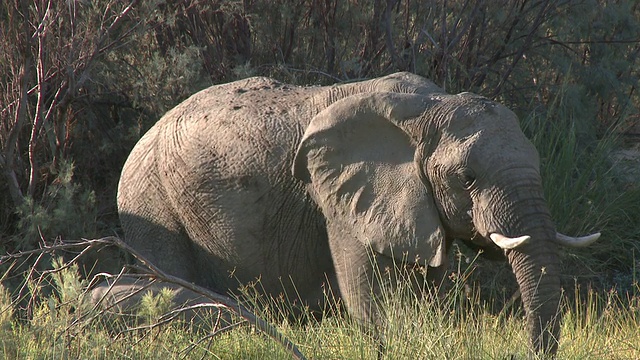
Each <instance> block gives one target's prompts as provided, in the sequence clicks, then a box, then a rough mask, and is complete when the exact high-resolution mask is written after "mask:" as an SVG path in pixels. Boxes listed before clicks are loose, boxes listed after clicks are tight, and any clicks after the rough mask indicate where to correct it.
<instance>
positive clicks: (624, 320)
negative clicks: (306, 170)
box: [0, 267, 640, 359]
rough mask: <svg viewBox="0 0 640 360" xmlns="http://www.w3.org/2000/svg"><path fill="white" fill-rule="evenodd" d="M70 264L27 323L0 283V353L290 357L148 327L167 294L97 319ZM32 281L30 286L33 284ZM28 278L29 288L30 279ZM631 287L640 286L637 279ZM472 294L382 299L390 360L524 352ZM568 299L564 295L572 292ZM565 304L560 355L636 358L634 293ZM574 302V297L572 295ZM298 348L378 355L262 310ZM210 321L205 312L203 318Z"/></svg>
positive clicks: (638, 336)
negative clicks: (134, 317) (125, 315)
mask: <svg viewBox="0 0 640 360" xmlns="http://www.w3.org/2000/svg"><path fill="white" fill-rule="evenodd" d="M75 271H76V270H75V269H74V268H73V267H71V268H68V269H63V270H62V271H60V272H58V273H56V275H55V276H54V280H53V282H52V284H51V285H52V286H53V287H54V288H56V289H57V291H56V292H54V293H53V294H52V295H49V296H45V297H42V298H41V300H40V301H39V302H37V303H33V304H31V309H32V314H31V318H30V320H28V321H17V320H15V317H13V316H12V313H13V312H14V311H16V309H17V304H16V303H12V301H11V298H10V297H9V294H8V292H7V291H6V290H5V291H3V292H2V294H1V295H0V300H1V307H0V309H2V310H1V312H0V333H1V336H0V358H3V359H183V358H184V359H202V358H210V359H290V358H291V355H290V353H288V352H287V351H286V349H285V348H284V347H283V346H282V345H280V344H279V343H277V342H276V341H274V340H273V339H271V338H269V337H267V336H266V335H264V334H263V333H260V332H258V331H256V330H255V328H254V327H252V326H251V325H250V324H248V323H244V324H241V325H237V326H233V327H232V328H231V330H229V331H219V330H220V329H221V326H218V327H215V326H213V327H214V329H213V330H204V328H203V327H202V326H199V327H194V326H188V325H186V324H184V323H182V322H180V321H173V322H170V323H168V324H166V325H162V326H159V327H153V328H149V327H145V326H144V325H145V324H152V323H154V322H156V321H157V319H158V317H159V316H160V315H161V314H162V313H163V312H164V311H163V309H165V308H166V307H167V306H168V303H167V302H166V301H165V300H166V299H162V298H156V299H149V301H145V302H144V306H143V308H142V309H141V310H140V312H139V314H140V317H139V319H138V320H139V323H135V324H134V323H132V322H131V321H129V322H128V323H125V322H124V321H123V319H122V318H121V317H116V318H113V317H110V318H107V317H104V316H93V315H95V313H94V312H93V311H92V309H91V306H89V305H88V298H87V296H85V295H82V289H83V288H84V287H85V286H86V283H84V282H82V281H78V279H77V276H76V275H75ZM31 285H33V284H31ZM31 285H29V286H31ZM635 287H636V288H635V293H636V294H640V286H638V285H637V284H635ZM469 294H475V292H473V291H472V292H469V291H465V290H464V287H463V286H459V287H458V286H454V287H453V288H452V290H450V292H449V293H448V294H446V295H444V296H441V297H439V298H437V299H436V300H431V301H428V300H425V301H418V300H416V299H415V298H413V297H414V296H413V295H414V294H412V293H410V292H409V293H408V292H407V291H405V292H403V295H402V296H400V295H390V296H389V297H388V298H387V299H385V300H384V303H385V305H384V308H385V309H386V317H387V326H386V329H385V330H384V337H385V339H386V343H387V347H386V351H385V353H384V358H386V359H524V358H526V357H527V356H528V349H527V344H528V339H527V332H526V330H525V328H524V321H523V319H522V313H521V312H520V311H516V312H515V313H505V312H499V313H492V312H490V311H489V310H488V309H487V307H485V306H484V305H483V302H482V300H480V297H479V296H477V295H469ZM569 298H570V297H565V299H569ZM571 298H572V299H573V300H566V301H565V303H564V305H563V310H562V311H563V313H564V321H563V325H562V340H561V342H560V348H559V353H558V358H559V359H638V358H640V331H638V329H639V328H640V296H635V297H633V296H628V295H625V296H622V295H620V294H618V293H616V292H614V291H612V292H609V293H606V294H601V295H598V294H596V293H594V292H587V293H586V295H585V296H583V295H581V292H580V291H578V290H577V289H576V293H575V296H572V297H571ZM570 301H572V302H570ZM262 316H263V317H264V318H266V319H267V320H269V321H270V322H272V323H273V324H275V325H276V327H277V329H278V330H279V331H280V332H281V333H282V334H284V335H285V336H286V337H288V338H289V339H291V340H292V341H293V342H294V343H295V344H297V345H298V347H299V349H300V350H301V351H302V353H303V354H304V355H305V356H306V357H307V358H309V359H376V357H377V345H376V344H377V342H376V341H375V340H374V339H373V338H372V337H371V336H367V335H366V334H365V333H364V332H363V331H362V330H361V329H360V328H359V326H357V325H356V324H355V323H353V322H352V321H350V320H349V319H348V317H345V316H342V315H334V316H331V317H328V318H326V319H324V320H323V321H320V322H316V321H311V322H309V323H307V324H305V325H300V324H295V325H294V324H291V323H289V322H288V321H283V320H281V318H279V319H280V320H278V318H277V317H274V316H271V314H269V313H268V312H267V313H264V314H262ZM214 319H215V318H211V319H208V321H209V325H215V324H213V323H214V322H215V320H214Z"/></svg>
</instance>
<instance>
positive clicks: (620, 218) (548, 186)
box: [522, 89, 640, 291]
mask: <svg viewBox="0 0 640 360" xmlns="http://www.w3.org/2000/svg"><path fill="white" fill-rule="evenodd" d="M567 92H568V91H567V90H566V89H564V90H563V89H561V90H560V92H559V95H558V96H557V98H556V99H555V101H553V102H551V104H550V105H548V107H547V108H546V109H545V111H544V112H536V111H534V112H532V113H530V114H529V116H527V117H525V118H524V119H523V121H522V125H523V129H524V131H525V133H527V135H528V136H529V137H530V138H531V139H532V141H533V143H534V145H535V146H536V148H537V149H538V152H539V153H540V158H541V176H542V179H543V183H544V187H545V195H546V198H547V202H548V203H549V206H550V210H551V214H552V216H553V218H554V220H555V221H556V225H557V228H558V230H559V231H560V232H563V233H565V234H568V235H584V234H588V233H593V232H597V231H600V232H602V237H601V238H600V240H599V241H598V242H596V243H595V244H593V245H591V246H589V247H587V248H585V249H566V251H564V259H565V262H564V264H565V265H566V266H565V267H564V271H565V274H567V275H568V276H570V277H574V278H577V279H578V280H579V281H581V282H592V283H593V285H595V286H596V287H598V288H601V289H604V290H606V289H607V288H610V287H618V288H619V289H620V288H624V289H626V290H629V291H632V290H634V287H633V283H634V282H635V281H637V278H638V276H639V275H640V272H638V268H637V267H636V266H635V259H637V258H638V257H639V256H640V241H639V240H640V179H637V181H636V182H635V183H633V182H629V181H628V175H627V176H625V174H624V171H625V170H624V166H622V165H621V164H620V163H619V162H618V160H617V159H616V157H615V155H614V154H615V152H616V151H617V150H619V149H620V147H621V146H622V142H621V140H620V138H619V136H618V131H617V129H615V128H613V129H604V130H601V132H602V133H601V134H597V133H596V132H595V131H596V130H595V129H591V128H587V129H584V128H582V127H584V126H585V125H586V124H588V123H592V122H595V120H594V121H586V119H583V118H579V117H578V116H579V115H577V112H575V111H571V107H570V106H566V104H565V102H567V101H569V100H567V99H566V98H565V97H568V96H570V94H567ZM613 123H615V122H613ZM638 160H639V163H637V164H636V166H640V159H638Z"/></svg>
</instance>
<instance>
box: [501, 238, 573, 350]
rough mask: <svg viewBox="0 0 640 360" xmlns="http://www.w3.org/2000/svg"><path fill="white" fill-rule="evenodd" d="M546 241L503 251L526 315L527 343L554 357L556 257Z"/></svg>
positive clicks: (557, 316) (557, 323)
mask: <svg viewBox="0 0 640 360" xmlns="http://www.w3.org/2000/svg"><path fill="white" fill-rule="evenodd" d="M549 239H550V238H548V237H546V238H539V237H537V236H532V242H531V243H529V244H526V245H523V246H522V248H518V249H517V250H507V257H508V259H509V263H510V264H511V267H512V269H513V273H514V274H515V276H516V280H517V281H518V285H519V286H520V293H521V294H522V302H523V304H524V307H525V311H526V314H527V327H528V330H529V335H530V337H531V343H532V345H533V347H534V349H535V350H536V351H538V352H547V353H551V354H555V352H556V350H557V348H558V340H559V335H560V334H559V333H560V327H559V326H560V316H561V315H560V312H559V311H558V304H559V302H560V293H561V289H560V278H559V263H558V254H557V251H556V249H555V244H553V243H552V242H551V241H550V240H549Z"/></svg>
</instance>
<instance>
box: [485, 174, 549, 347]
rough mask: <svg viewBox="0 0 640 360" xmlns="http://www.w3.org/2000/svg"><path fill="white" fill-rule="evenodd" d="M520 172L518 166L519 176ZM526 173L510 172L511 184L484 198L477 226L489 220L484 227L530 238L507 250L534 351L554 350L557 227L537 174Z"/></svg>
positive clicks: (512, 235) (513, 235) (508, 234)
mask: <svg viewBox="0 0 640 360" xmlns="http://www.w3.org/2000/svg"><path fill="white" fill-rule="evenodd" d="M522 174H523V172H522V171H521V170H520V173H519V175H522ZM528 176H529V177H528V178H527V177H526V176H518V175H514V176H513V177H511V178H510V183H509V184H504V187H498V188H499V189H504V191H503V192H501V193H499V194H498V195H497V196H493V197H487V198H492V199H493V201H489V202H485V203H484V204H483V206H482V207H481V208H480V209H479V210H480V211H479V212H478V213H479V214H483V215H481V216H484V221H483V222H481V224H480V225H486V224H489V229H486V230H487V231H496V232H497V231H502V232H503V233H504V234H505V235H507V236H511V237H518V236H523V235H528V236H530V237H531V239H530V240H528V241H526V242H525V243H523V244H521V245H519V246H517V247H515V248H513V249H509V250H505V253H506V256H507V258H508V260H509V263H510V264H511V268H512V269H513V273H514V275H515V277H516V280H517V282H518V285H519V287H520V293H521V296H522V302H523V304H524V308H525V311H526V314H527V324H528V329H529V335H530V337H531V344H532V345H533V347H534V349H535V350H536V351H538V352H546V353H551V354H554V353H555V352H556V350H557V347H558V340H559V333H560V316H561V315H560V313H559V311H558V305H559V302H560V296H561V287H560V269H559V267H560V266H559V265H560V264H559V258H558V249H557V246H556V244H555V243H554V240H555V237H556V231H555V225H554V224H553V222H552V220H551V215H550V212H549V210H548V207H547V205H546V202H545V200H544V196H543V194H542V185H541V180H540V178H539V175H537V174H528ZM532 177H533V178H534V180H532ZM493 195H495V193H494V194H493ZM496 206H497V208H496Z"/></svg>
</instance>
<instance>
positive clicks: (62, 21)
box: [0, 0, 640, 359]
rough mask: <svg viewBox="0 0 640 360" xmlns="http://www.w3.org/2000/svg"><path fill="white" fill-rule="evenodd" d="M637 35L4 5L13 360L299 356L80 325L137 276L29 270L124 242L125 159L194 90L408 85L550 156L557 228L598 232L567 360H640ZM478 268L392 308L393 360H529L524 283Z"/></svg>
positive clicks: (618, 22) (312, 332) (450, 12)
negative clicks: (491, 102) (102, 298)
mask: <svg viewBox="0 0 640 360" xmlns="http://www.w3.org/2000/svg"><path fill="white" fill-rule="evenodd" d="M639 19H640V3H638V2H636V1H621V0H620V1H605V0H561V1H550V0H517V1H516V0H501V1H467V0H449V1H446V2H443V1H418V0H386V1H384V0H366V1H352V0H349V1H338V0H321V1H320V0H278V1H263V0H242V1H240V0H238V1H215V0H209V1H204V0H167V1H162V0H152V1H137V0H129V1H121V0H117V1H116V0H97V1H74V0H71V1H54V0H35V1H19V0H12V1H5V2H0V47H1V48H2V51H0V194H3V195H2V196H0V250H1V251H2V253H5V254H16V253H18V252H22V254H23V255H24V256H20V257H17V258H16V257H3V258H2V260H0V270H1V271H2V272H1V273H2V274H4V275H3V276H2V277H1V279H0V280H1V282H2V285H3V288H2V289H3V291H2V294H1V295H2V296H0V298H2V301H1V302H0V303H1V304H0V306H2V310H1V312H0V329H1V330H0V331H2V332H4V333H3V336H0V338H1V340H0V341H1V343H2V349H3V350H2V351H3V353H2V355H4V357H5V358H51V357H63V358H67V357H74V358H80V357H82V358H94V357H95V358H113V357H114V356H115V357H134V358H148V357H153V358H156V357H161V356H165V354H166V356H168V357H171V358H174V357H179V356H182V355H186V356H188V357H194V358H195V357H201V356H207V355H211V354H216V356H219V357H220V358H254V357H262V356H263V355H264V354H267V355H269V357H272V358H280V357H283V358H286V357H288V356H289V353H288V352H287V351H286V350H285V349H284V348H283V347H280V346H278V345H276V344H275V343H274V342H273V341H271V340H267V339H265V338H263V337H261V336H259V335H256V334H255V333H254V331H253V330H252V329H255V328H252V327H249V326H247V327H238V328H235V327H234V328H233V329H230V332H224V333H222V334H216V336H215V337H211V336H208V334H209V333H206V332H205V333H202V334H201V333H198V332H197V331H196V332H193V333H192V332H189V331H184V327H181V326H178V325H177V324H173V323H172V324H169V325H167V326H164V327H162V328H152V329H147V330H145V331H142V330H140V331H122V329H123V328H126V327H127V326H128V325H126V324H122V323H119V322H118V320H107V319H100V318H99V317H93V316H91V318H92V319H93V320H92V321H88V322H82V323H81V324H80V323H78V322H77V321H76V320H77V319H78V318H80V317H82V316H87V315H86V314H88V313H91V311H93V310H92V309H90V308H87V305H86V304H85V302H86V300H87V299H86V296H84V297H83V296H82V294H83V293H84V291H85V290H86V287H87V286H88V285H89V282H90V279H91V278H92V276H93V275H94V274H96V273H99V272H101V271H108V272H110V273H113V274H117V273H118V272H119V271H120V268H121V265H123V264H124V263H125V262H126V261H127V259H128V257H129V256H130V255H128V254H126V253H123V252H119V251H115V250H113V249H112V250H106V249H105V250H102V251H101V252H98V253H97V252H96V251H94V250H95V249H92V250H91V251H87V252H85V253H83V254H82V256H81V257H79V258H77V259H76V255H77V253H76V254H70V253H69V252H60V251H57V252H56V253H55V255H49V254H48V253H47V254H45V253H46V252H43V251H41V250H39V251H36V252H34V253H25V252H29V251H33V250H35V249H38V248H40V247H42V246H44V245H45V244H47V245H52V244H54V243H59V241H60V240H64V239H79V238H98V237H100V236H108V235H113V234H114V233H115V234H118V233H119V225H118V222H117V214H116V210H115V189H116V182H117V179H118V176H119V172H120V169H121V167H122V164H123V162H124V160H125V158H126V156H127V154H128V152H129V150H130V149H131V148H132V147H133V145H134V144H135V142H136V141H137V140H138V139H139V138H140V136H141V135H142V134H143V133H144V132H145V131H146V129H148V128H149V127H150V126H151V125H152V124H153V123H154V122H155V121H156V120H157V119H158V118H159V117H160V116H161V115H162V114H163V113H164V112H165V111H166V110H168V109H169V108H171V107H172V106H174V105H175V104H177V103H178V102H180V101H181V100H183V99H184V98H186V97H187V96H188V95H190V94H192V93H194V92H195V91H197V90H200V89H202V88H204V87H206V86H209V85H211V84H215V83H220V82H225V81H231V80H235V79H239V78H243V77H247V76H252V75H265V76H272V77H275V78H278V79H280V80H282V81H285V82H290V83H295V84H328V83H334V82H336V81H349V80H355V79H361V78H370V77H375V76H379V75H383V74H387V73H390V72H394V71H399V70H406V71H412V72H415V73H417V74H420V75H424V76H426V77H428V78H430V79H432V80H434V81H435V82H436V83H437V84H439V85H441V86H442V87H444V88H446V89H447V91H449V92H458V91H472V92H476V93H479V94H482V95H485V96H487V97H490V98H492V99H495V100H498V101H501V102H503V103H505V104H507V105H508V106H510V107H511V108H512V109H514V111H516V113H518V114H519V115H520V118H521V121H522V126H523V128H524V129H525V132H526V133H527V134H528V135H529V136H530V137H531V138H532V139H533V141H534V142H535V144H536V146H537V147H538V149H539V151H540V153H541V157H542V163H543V164H542V165H543V169H542V171H543V178H544V179H545V187H546V192H547V199H548V201H549V203H550V206H551V210H552V213H553V215H554V217H555V218H556V220H557V223H558V227H559V229H560V230H561V231H563V232H565V233H571V234H581V233H586V232H589V231H590V230H594V229H596V230H601V231H602V232H603V239H602V241H601V242H599V243H598V244H597V245H595V246H593V247H591V248H589V249H585V250H580V251H578V252H571V253H566V254H563V260H564V270H565V273H566V276H565V277H564V282H565V289H567V292H566V297H565V298H566V302H565V307H564V309H563V311H565V313H566V316H565V321H564V325H563V335H562V336H563V340H562V343H561V346H560V357H561V358H576V359H577V358H612V359H614V358H616V359H617V358H640V350H639V348H638V345H637V344H639V343H640V338H638V332H637V328H638V327H639V326H640V318H639V316H640V313H639V311H640V310H639V306H640V304H639V303H638V302H639V300H638V299H639V297H640V288H639V285H638V279H639V278H640V270H639V267H638V265H637V264H638V259H640V256H639V254H640V185H639V183H638V181H637V179H636V178H635V177H632V176H629V174H630V173H631V174H634V173H636V172H637V171H636V172H634V171H635V170H634V169H631V170H630V169H629V163H628V162H626V163H625V164H620V162H619V160H620V156H612V153H617V154H620V152H619V150H620V149H621V148H626V147H629V146H637V140H638V136H640V133H639V132H638V129H639V128H640V125H639V124H638V119H640V114H639V112H638V109H639V106H640V98H639V97H638V96H639V95H638V91H637V90H638V89H637V87H638V79H639V73H640V60H639V59H638V56H639V55H640V40H639V39H640V20H639ZM622 165H624V166H622ZM631 166H637V164H636V165H633V163H632V165H631ZM107 252H109V254H110V255H109V260H108V261H106V260H105V259H106V258H107V257H106V256H105V253H107ZM27 254H30V255H28V256H27ZM40 254H42V255H40ZM60 256H62V257H63V258H64V261H62V260H59V259H60ZM95 258H102V259H103V261H102V262H101V263H99V265H98V266H97V267H94V260H95ZM474 258H475V255H474V254H473V253H472V252H471V251H470V250H468V249H465V248H461V249H460V252H459V254H455V256H453V257H452V263H453V264H455V265H454V266H453V267H452V269H451V271H452V273H454V274H457V276H455V277H454V278H455V282H454V285H452V289H453V290H452V292H451V295H449V296H448V297H447V298H446V299H445V300H441V301H437V302H435V303H429V304H421V305H420V306H418V307H416V306H392V307H391V308H393V309H397V311H392V312H390V313H389V318H390V325H389V329H388V330H387V331H388V339H389V353H388V357H389V358H403V357H406V355H407V354H409V355H412V357H415V356H418V357H422V358H430V357H436V356H437V357H441V356H443V354H445V357H452V358H477V357H476V356H478V357H481V358H504V357H506V356H508V355H509V354H516V355H522V354H524V353H526V349H525V348H524V346H525V345H524V344H526V341H523V340H522V339H524V337H525V334H523V325H522V322H521V320H520V317H519V315H518V314H519V311H520V310H519V308H518V304H517V302H516V303H515V304H514V305H515V306H513V307H509V308H507V309H506V310H504V309H503V304H504V303H506V302H508V300H509V298H510V296H511V294H512V293H513V291H514V289H515V284H514V282H513V279H512V278H511V275H510V271H508V269H507V268H506V265H500V264H495V263H491V262H487V261H484V260H483V259H476V260H474V261H470V262H469V263H467V261H465V259H471V260H473V259H474ZM56 259H58V260H56ZM76 260H77V261H76ZM61 261H62V262H61ZM63 263H64V264H70V265H62V264H63ZM59 274H64V275H59ZM462 275H464V276H462ZM465 286H468V287H471V288H472V289H474V290H473V291H472V292H471V293H472V294H474V295H473V296H472V297H471V298H469V297H468V295H469V294H470V293H469V292H468V291H466V292H465V291H463V290H461V289H463V288H464V287H465ZM489 299H490V300H489ZM387 301H388V302H389V303H391V304H396V302H397V299H396V298H393V297H392V298H391V299H389V300H387ZM161 303H166V301H165V302H162V301H160V302H155V303H154V302H151V304H150V305H148V306H150V307H153V306H156V307H157V306H159V305H158V304H161ZM154 304H155V305H154ZM249 305H250V304H249ZM249 307H250V306H249ZM160 308H161V309H160V310H158V309H156V310H153V309H147V310H145V311H146V312H145V314H152V313H153V314H155V313H158V312H161V310H162V306H160ZM260 315H261V316H263V317H265V318H266V319H268V320H270V321H273V322H274V323H276V324H277V329H278V331H281V332H283V333H284V334H285V335H286V336H287V337H289V338H291V339H292V340H293V341H294V343H296V344H300V347H301V350H302V351H303V352H304V353H305V354H306V355H307V356H308V357H310V358H370V357H372V356H374V354H372V353H371V352H372V351H373V350H372V349H373V347H372V346H371V340H370V339H366V338H363V337H362V336H360V335H356V334H358V333H357V329H356V327H355V326H354V325H353V324H351V323H350V322H349V320H348V319H345V318H343V317H342V316H336V317H333V318H331V319H330V320H328V321H325V322H322V323H321V324H316V323H313V322H311V323H309V324H307V325H304V326H300V325H296V326H294V325H292V324H289V323H287V322H286V321H282V320H278V317H276V316H273V314H269V313H268V312H267V313H265V314H260ZM105 322H109V323H108V324H105ZM105 325H106V326H105ZM87 329H89V330H90V331H87ZM116 334H121V335H116ZM193 334H200V335H193ZM5 335H6V336H5ZM114 339H115V341H114ZM198 339H200V340H202V341H200V342H198V341H197V340H198ZM158 340H160V341H158ZM478 354H480V355H478ZM2 355H0V356H2ZM414 355H415V356H414Z"/></svg>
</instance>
